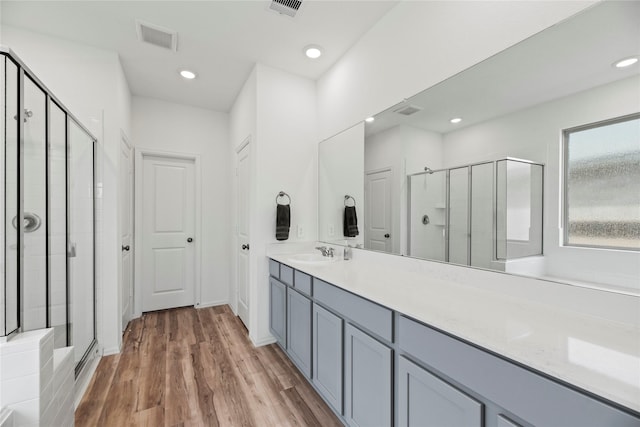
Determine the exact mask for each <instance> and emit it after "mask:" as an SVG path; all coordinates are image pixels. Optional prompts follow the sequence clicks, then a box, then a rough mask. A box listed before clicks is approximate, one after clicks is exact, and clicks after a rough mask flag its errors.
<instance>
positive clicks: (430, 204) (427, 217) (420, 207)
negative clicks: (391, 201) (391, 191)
mask: <svg viewBox="0 0 640 427" xmlns="http://www.w3.org/2000/svg"><path fill="white" fill-rule="evenodd" d="M446 183H447V173H446V171H438V172H430V173H427V172H424V173H421V174H419V175H412V176H411V177H409V203H410V210H409V255H410V256H413V257H418V258H426V259H432V260H436V261H445V260H446V242H445V238H446V234H445V226H446V215H445V213H446V207H447V205H446Z"/></svg>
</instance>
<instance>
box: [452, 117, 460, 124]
mask: <svg viewBox="0 0 640 427" xmlns="http://www.w3.org/2000/svg"><path fill="white" fill-rule="evenodd" d="M449 121H450V122H451V123H453V124H456V123H460V122H461V121H462V118H461V117H454V118H453V119H451V120H449Z"/></svg>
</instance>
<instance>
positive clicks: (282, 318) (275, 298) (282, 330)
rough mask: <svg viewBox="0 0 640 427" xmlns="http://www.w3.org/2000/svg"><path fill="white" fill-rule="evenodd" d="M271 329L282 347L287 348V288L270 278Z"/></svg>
mask: <svg viewBox="0 0 640 427" xmlns="http://www.w3.org/2000/svg"><path fill="white" fill-rule="evenodd" d="M269 328H270V329H271V333H272V334H273V336H274V337H276V339H277V340H278V344H280V347H282V348H286V347H287V287H286V286H285V285H284V284H283V283H280V282H279V281H277V280H276V279H274V278H272V277H270V278H269Z"/></svg>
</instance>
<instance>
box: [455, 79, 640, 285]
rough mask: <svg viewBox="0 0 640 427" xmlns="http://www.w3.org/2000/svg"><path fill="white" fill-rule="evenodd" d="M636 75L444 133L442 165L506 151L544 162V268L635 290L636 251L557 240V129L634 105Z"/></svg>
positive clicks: (639, 260)
mask: <svg viewBox="0 0 640 427" xmlns="http://www.w3.org/2000/svg"><path fill="white" fill-rule="evenodd" d="M638 87H640V77H631V78H627V79H623V80H619V81H617V82H614V83H611V84H608V85H604V86H600V87H597V88H594V89H590V90H588V91H584V92H580V93H578V94H575V95H571V96H568V97H564V98H561V99H558V100H555V101H551V102H548V103H544V104H540V105H538V106H535V107H532V108H529V109H526V110H522V111H519V112H515V113H513V114H509V115H507V116H503V117H500V118H497V119H494V120H490V121H487V122H484V123H480V124H477V125H474V126H469V127H467V128H463V129H460V130H458V131H456V132H451V133H448V134H445V135H444V159H445V165H446V166H451V165H459V164H465V163H472V162H477V161H482V160H487V159H498V158H502V157H506V156H511V157H518V158H523V159H527V160H533V161H536V162H541V163H544V164H545V183H544V200H545V206H544V218H543V224H544V236H543V239H544V254H545V264H546V274H547V275H549V276H553V277H560V278H569V279H574V280H582V281H587V282H596V283H604V284H610V285H620V286H624V287H627V288H633V289H636V290H640V280H638V278H639V277H640V254H639V253H637V252H632V251H612V250H598V249H589V248H577V247H563V246H561V236H562V228H561V224H560V211H561V205H560V197H561V194H560V187H561V173H562V167H561V166H562V165H561V150H562V130H563V129H568V128H572V127H575V126H580V125H584V124H589V123H595V122H598V121H602V120H606V119H611V118H615V117H620V116H624V115H627V114H631V113H634V112H637V111H639V110H640V99H639V98H638Z"/></svg>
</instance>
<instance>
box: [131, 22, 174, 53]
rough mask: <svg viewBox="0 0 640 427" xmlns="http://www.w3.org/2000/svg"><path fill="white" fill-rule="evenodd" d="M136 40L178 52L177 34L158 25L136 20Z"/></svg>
mask: <svg viewBox="0 0 640 427" xmlns="http://www.w3.org/2000/svg"><path fill="white" fill-rule="evenodd" d="M136 31H137V33H138V40H140V41H141V42H145V43H149V44H152V45H154V46H158V47H161V48H164V49H169V50H172V51H174V52H177V51H178V32H177V31H174V30H170V29H168V28H163V27H161V26H159V25H154V24H150V23H148V22H144V21H140V20H136Z"/></svg>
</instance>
